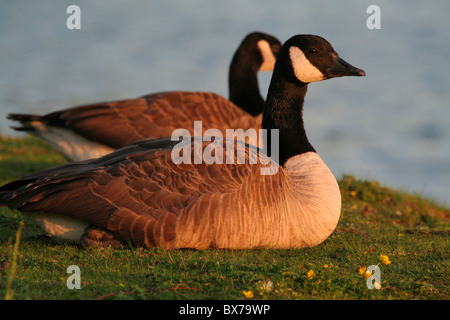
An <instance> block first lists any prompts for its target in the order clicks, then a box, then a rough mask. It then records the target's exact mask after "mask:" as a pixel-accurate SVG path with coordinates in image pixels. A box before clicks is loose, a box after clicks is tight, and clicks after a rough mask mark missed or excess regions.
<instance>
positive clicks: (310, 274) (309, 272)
mask: <svg viewBox="0 0 450 320" xmlns="http://www.w3.org/2000/svg"><path fill="white" fill-rule="evenodd" d="M306 276H307V277H308V279H312V278H314V277H315V276H316V273H315V272H314V270H309V271H308V273H307V274H306Z"/></svg>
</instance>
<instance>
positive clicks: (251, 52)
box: [232, 32, 281, 72]
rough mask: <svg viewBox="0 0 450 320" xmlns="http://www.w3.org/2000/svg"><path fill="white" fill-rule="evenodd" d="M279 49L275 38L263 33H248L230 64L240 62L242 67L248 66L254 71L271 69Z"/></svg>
mask: <svg viewBox="0 0 450 320" xmlns="http://www.w3.org/2000/svg"><path fill="white" fill-rule="evenodd" d="M280 49H281V42H280V40H278V39H277V38H275V37H273V36H271V35H269V34H266V33H263V32H252V33H249V34H248V35H247V36H246V37H245V38H244V39H243V40H242V42H241V44H240V46H239V48H238V50H237V51H236V53H235V54H234V57H233V61H232V64H239V62H241V67H242V68H248V67H250V68H251V69H252V70H253V71H254V72H257V71H272V70H273V68H274V66H275V60H276V58H277V56H278V53H279V51H280Z"/></svg>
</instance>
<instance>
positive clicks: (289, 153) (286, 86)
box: [262, 74, 315, 165]
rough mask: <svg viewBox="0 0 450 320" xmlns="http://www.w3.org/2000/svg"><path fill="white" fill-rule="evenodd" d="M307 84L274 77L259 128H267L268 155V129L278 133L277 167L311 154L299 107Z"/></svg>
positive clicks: (269, 145) (302, 101) (269, 148)
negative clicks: (299, 156)
mask: <svg viewBox="0 0 450 320" xmlns="http://www.w3.org/2000/svg"><path fill="white" fill-rule="evenodd" d="M307 87H308V85H307V84H305V83H301V82H296V83H293V82H290V81H288V80H286V79H284V78H283V76H281V75H278V74H274V75H273V76H272V81H271V83H270V86H269V93H268V95H267V101H266V104H265V109H264V113H263V120H262V127H263V129H267V131H268V134H267V139H268V141H267V143H264V144H265V145H267V148H268V149H267V150H268V154H269V155H270V150H271V141H270V137H271V134H270V133H269V132H270V130H271V129H278V130H279V131H278V133H279V164H280V165H284V163H285V162H286V161H287V160H288V159H289V158H291V157H293V156H295V155H299V154H302V153H306V152H310V151H312V152H315V149H314V148H313V146H312V145H311V143H310V142H309V140H308V138H307V136H306V131H305V127H304V123H303V104H304V99H305V95H306V91H307Z"/></svg>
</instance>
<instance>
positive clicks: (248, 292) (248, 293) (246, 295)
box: [242, 290, 254, 299]
mask: <svg viewBox="0 0 450 320" xmlns="http://www.w3.org/2000/svg"><path fill="white" fill-rule="evenodd" d="M242 293H244V296H245V297H246V298H250V299H251V298H253V297H254V296H253V292H252V290H248V291H242Z"/></svg>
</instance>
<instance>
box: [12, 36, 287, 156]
mask: <svg viewBox="0 0 450 320" xmlns="http://www.w3.org/2000/svg"><path fill="white" fill-rule="evenodd" d="M280 48H281V43H280V41H279V40H278V39H276V38H275V37H273V36H271V35H268V34H265V33H262V32H253V33H250V34H249V35H247V36H246V37H245V38H244V40H242V42H241V44H240V45H239V47H238V49H237V50H236V52H235V54H234V56H233V59H232V61H231V64H230V69H229V95H230V100H227V99H225V98H224V97H222V96H221V95H218V94H215V93H211V92H185V91H173V92H160V93H155V94H150V95H147V96H143V97H140V98H136V99H126V100H120V101H112V102H103V103H96V104H90V105H85V106H80V107H74V108H69V109H65V110H60V111H56V112H52V113H49V114H47V115H44V116H39V115H29V114H10V115H9V116H8V118H9V119H12V120H15V121H19V122H21V124H22V126H21V127H13V128H14V129H16V130H20V131H26V132H28V133H30V134H32V135H35V136H37V137H39V138H41V139H43V140H45V141H47V142H48V143H49V145H50V146H52V147H53V148H54V149H55V150H56V151H58V152H59V153H61V154H62V155H64V156H65V157H66V158H67V159H69V160H72V161H77V160H85V159H90V158H97V157H99V156H102V155H105V154H107V153H110V152H112V151H114V150H115V149H117V148H120V147H123V146H126V145H128V144H130V143H132V142H135V141H137V140H141V139H145V138H161V137H168V136H170V134H171V132H172V131H173V130H175V129H177V128H192V124H193V121H195V120H198V121H202V123H203V128H204V130H207V129H208V128H216V129H219V130H225V129H226V128H242V129H244V130H246V129H248V128H255V129H258V127H259V126H260V124H261V116H259V117H255V116H258V115H260V114H261V113H262V110H263V107H264V100H263V98H262V97H261V94H260V93H259V88H258V79H257V73H258V71H270V70H273V66H274V64H275V59H276V55H277V54H278V51H279V50H280Z"/></svg>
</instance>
